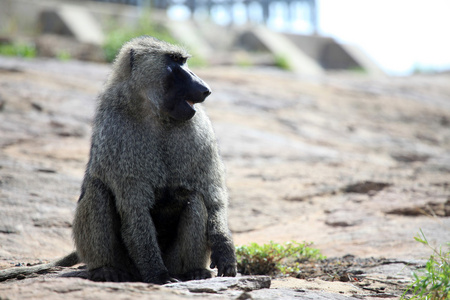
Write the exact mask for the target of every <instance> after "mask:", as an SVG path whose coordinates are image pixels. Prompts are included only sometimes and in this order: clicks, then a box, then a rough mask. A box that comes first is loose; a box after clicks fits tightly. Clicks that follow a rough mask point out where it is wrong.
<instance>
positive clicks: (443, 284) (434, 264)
mask: <svg viewBox="0 0 450 300" xmlns="http://www.w3.org/2000/svg"><path fill="white" fill-rule="evenodd" d="M414 239H415V240H416V241H418V242H419V243H422V244H424V245H426V246H428V247H430V248H431V249H432V250H433V254H432V255H431V256H430V258H429V260H428V261H427V263H426V265H425V270H424V271H425V273H424V274H423V275H418V274H416V273H413V277H414V282H413V283H412V284H411V285H410V286H409V288H408V289H407V290H406V291H405V292H404V293H403V295H402V299H406V297H405V296H406V293H407V292H409V291H410V292H412V293H413V294H414V295H413V296H412V297H411V298H410V299H426V300H444V299H450V252H449V251H447V252H442V248H440V249H439V250H438V249H436V248H433V247H432V246H431V245H430V244H429V243H428V240H427V238H426V237H425V234H424V233H423V232H422V230H420V237H414ZM448 245H450V243H448Z"/></svg>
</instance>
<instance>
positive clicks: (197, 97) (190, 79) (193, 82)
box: [161, 54, 211, 121]
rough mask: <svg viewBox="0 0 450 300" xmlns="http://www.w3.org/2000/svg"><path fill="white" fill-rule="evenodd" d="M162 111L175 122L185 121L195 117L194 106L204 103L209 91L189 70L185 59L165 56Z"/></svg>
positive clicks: (175, 55) (178, 56)
mask: <svg viewBox="0 0 450 300" xmlns="http://www.w3.org/2000/svg"><path fill="white" fill-rule="evenodd" d="M164 59H165V60H166V69H165V70H164V72H165V81H164V100H163V104H162V107H161V109H163V110H164V111H165V112H166V113H167V114H168V115H169V116H170V117H171V118H173V119H175V120H177V121H187V120H189V119H191V118H192V117H193V116H194V115H195V104H196V103H201V102H203V101H205V99H206V97H208V96H209V95H210V94H211V89H210V88H209V86H208V85H207V84H206V83H205V82H204V81H203V80H202V79H200V77H198V76H197V75H195V74H194V73H193V72H192V71H191V70H189V68H188V66H187V64H186V60H187V58H185V57H183V56H181V55H179V54H166V55H165V57H164Z"/></svg>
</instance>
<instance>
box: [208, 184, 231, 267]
mask: <svg viewBox="0 0 450 300" xmlns="http://www.w3.org/2000/svg"><path fill="white" fill-rule="evenodd" d="M210 197H216V198H209V201H207V209H208V221H207V226H208V239H209V243H210V246H211V266H210V268H215V267H217V275H218V276H222V275H223V276H236V254H235V249H234V244H233V240H232V238H231V233H230V231H229V229H228V221H227V207H226V204H227V201H226V197H227V195H226V192H224V191H220V190H219V189H218V190H217V191H216V192H215V193H212V194H211V195H210ZM223 197H225V199H224V198H223Z"/></svg>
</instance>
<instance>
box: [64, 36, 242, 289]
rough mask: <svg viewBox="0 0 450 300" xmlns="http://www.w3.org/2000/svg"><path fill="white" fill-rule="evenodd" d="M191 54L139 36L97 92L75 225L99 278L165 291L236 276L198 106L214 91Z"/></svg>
mask: <svg viewBox="0 0 450 300" xmlns="http://www.w3.org/2000/svg"><path fill="white" fill-rule="evenodd" d="M188 57H189V55H188V53H187V52H186V51H185V50H184V49H182V48H180V47H178V46H174V45H171V44H168V43H166V42H163V41H159V40H157V39H155V38H152V37H148V36H144V37H139V38H135V39H133V40H131V41H130V42H128V43H126V44H125V45H124V46H123V47H122V49H121V51H120V53H119V54H118V56H117V58H116V60H115V62H114V64H113V70H112V73H111V74H110V76H109V78H108V80H107V82H106V84H105V87H104V90H103V92H102V93H101V94H100V95H99V103H98V107H97V110H96V114H95V119H94V123H93V133H92V140H91V151H90V159H89V162H88V165H87V168H86V172H85V176H84V180H83V184H82V188H81V196H80V199H79V201H78V205H77V209H76V213H75V219H74V223H73V237H74V240H75V246H76V251H77V254H78V256H79V258H80V260H81V261H82V262H84V263H86V265H87V269H88V278H90V279H92V280H96V281H143V282H153V283H159V284H164V283H168V282H173V281H176V280H190V279H204V278H208V277H211V276H212V275H211V270H210V269H209V268H208V267H211V268H215V267H217V269H218V276H235V275H236V257H235V252H234V244H233V241H232V238H231V234H230V231H229V229H228V224H227V201H228V195H227V189H226V185H225V177H224V175H225V170H224V166H223V163H222V160H221V158H220V156H219V150H218V146H217V143H216V138H215V135H214V132H213V129H212V126H211V123H210V120H209V119H208V117H207V116H206V114H205V112H204V110H203V108H202V107H201V106H200V104H197V103H199V102H203V101H204V100H205V98H206V97H207V96H208V95H209V94H210V93H211V91H210V89H209V87H208V85H207V84H206V83H204V82H203V81H202V80H201V79H200V78H199V77H197V76H196V75H195V74H194V73H192V72H191V71H190V70H189V69H188V67H187V64H186V63H185V62H186V60H187V58H188ZM194 104H195V106H194Z"/></svg>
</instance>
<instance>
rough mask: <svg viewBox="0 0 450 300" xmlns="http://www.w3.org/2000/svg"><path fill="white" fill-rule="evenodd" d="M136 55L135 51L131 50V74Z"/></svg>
mask: <svg viewBox="0 0 450 300" xmlns="http://www.w3.org/2000/svg"><path fill="white" fill-rule="evenodd" d="M134 54H135V52H134V49H133V48H131V49H130V73H131V72H133V67H134V60H135V57H134Z"/></svg>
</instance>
